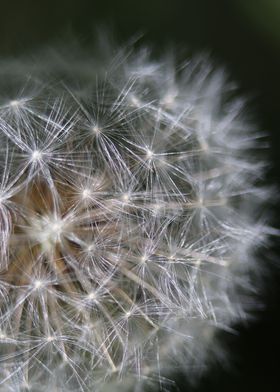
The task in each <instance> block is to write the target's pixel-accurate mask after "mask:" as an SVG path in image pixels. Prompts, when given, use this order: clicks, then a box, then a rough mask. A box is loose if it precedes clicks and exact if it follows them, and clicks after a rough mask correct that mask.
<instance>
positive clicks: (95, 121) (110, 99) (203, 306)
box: [0, 50, 273, 392]
mask: <svg viewBox="0 0 280 392" xmlns="http://www.w3.org/2000/svg"><path fill="white" fill-rule="evenodd" d="M124 52H125V50H124V51H123V50H121V51H120V53H119V54H118V55H117V56H116V58H115V59H114V61H113V62H111V59H109V60H108V63H107V64H106V65H104V70H105V71H104V72H103V71H102V70H100V67H96V72H97V75H96V77H94V78H93V77H92V75H93V70H94V69H95V66H94V64H95V62H94V61H95V60H92V61H90V65H87V64H88V60H87V61H84V60H83V61H82V60H81V59H80V57H79V56H77V59H76V60H75V61H74V62H71V61H70V62H69V61H62V62H59V64H56V63H55V60H53V61H54V64H51V63H50V62H49V60H48V62H47V63H46V62H45V60H44V61H43V60H42V64H43V65H42V67H41V68H40V60H39V63H38V67H36V70H35V71H34V74H33V75H32V74H31V76H30V80H31V83H33V84H34V86H35V87H34V90H36V91H35V92H34V91H32V99H28V105H26V104H25V103H26V102H27V98H24V97H23V96H22V95H19V96H18V97H17V99H15V100H13V101H10V102H9V104H8V105H7V104H5V105H3V106H1V107H0V142H1V146H0V271H1V280H0V299H1V300H0V362H1V367H0V389H1V388H4V389H3V390H11V391H20V390H21V389H22V388H28V387H27V385H28V386H30V390H34V391H35V390H45V389H51V390H60V391H65V392H66V391H67V392H68V391H69V392H74V391H75V392H78V391H79V392H86V391H93V390H94V391H97V392H102V391H104V390H106V388H107V390H116V388H117V387H120V388H121V390H122V391H127V392H128V391H129V392H130V391H135V392H136V391H137V392H139V391H142V390H145V389H147V388H148V389H149V390H153V389H155V390H156V389H157V388H158V387H160V388H161V387H166V388H167V384H166V382H167V379H168V378H169V377H170V378H171V377H172V375H171V373H172V369H173V368H174V366H175V367H176V368H177V367H178V365H179V366H181V367H182V368H183V370H184V371H185V372H186V374H187V376H188V377H190V378H191V379H192V378H194V377H196V376H197V375H198V373H199V372H200V371H201V369H202V368H203V369H206V368H207V365H208V362H210V361H208V359H209V358H210V357H212V358H213V357H216V356H218V357H219V356H221V355H223V348H222V346H221V345H219V344H217V343H216V342H217V340H218V339H217V338H216V336H218V333H219V331H220V330H221V329H222V330H230V329H231V328H232V325H233V324H234V323H235V322H236V321H239V320H242V319H243V318H246V317H249V315H250V307H247V306H246V304H248V303H249V302H250V303H251V302H252V301H251V300H250V301H248V296H249V297H250V298H251V295H252V291H253V290H254V288H253V287H252V286H253V285H252V284H251V282H250V271H254V269H258V264H257V262H256V257H255V249H256V248H258V247H259V246H261V245H264V244H266V241H267V237H268V235H269V233H271V232H273V229H272V228H270V227H269V225H268V224H267V223H266V219H265V218H264V214H260V211H262V210H263V205H264V204H265V200H266V198H268V197H269V192H268V191H267V190H266V189H264V188H261V187H260V186H259V183H260V182H261V178H262V176H263V172H264V170H265V169H264V167H265V165H263V164H262V163H260V159H259V156H258V158H257V157H255V155H254V151H255V150H254V149H255V148H258V149H259V148H260V147H261V146H262V144H261V137H262V136H261V135H260V134H259V133H256V132H255V131H254V126H252V124H249V123H248V121H247V120H246V118H245V117H244V110H243V103H242V102H241V100H239V99H233V98H232V87H229V86H228V84H227V81H226V78H225V76H224V73H223V71H221V70H217V71H214V70H213V69H212V66H210V65H209V64H208V62H207V61H206V60H205V59H204V58H194V59H193V60H190V61H189V62H188V63H186V64H184V65H183V66H182V67H177V65H176V61H175V60H174V58H173V57H172V56H170V58H166V57H165V58H163V59H159V60H158V61H155V60H152V59H151V57H150V55H149V51H147V50H140V51H138V52H137V51H136V52H135V53H133V51H131V53H130V51H129V53H124ZM45 64H49V67H50V69H49V72H50V80H53V77H54V78H57V77H58V76H59V78H60V77H61V75H64V76H65V78H63V79H65V80H66V81H67V82H65V83H66V85H64V84H63V85H62V84H61V85H56V86H53V85H52V84H50V86H48V85H47V83H46V81H45V68H46V66H45ZM63 64H64V65H63ZM66 64H67V66H66ZM1 67H2V63H1V66H0V76H1ZM26 67H28V63H27V64H23V67H19V69H21V68H22V69H23V70H26ZM87 67H89V68H87ZM32 69H33V68H32ZM89 69H90V72H89ZM33 79H34V82H32V81H33ZM76 79H77V80H76ZM40 80H41V81H42V82H41V83H40V82H38V81H40ZM71 80H72V81H73V83H72V82H71ZM77 81H79V83H76V82H77ZM15 83H16V82H15ZM77 85H79V88H77ZM36 86H37V87H36ZM38 86H40V87H38ZM42 86H44V87H42ZM16 87H17V90H18V91H23V90H22V88H21V89H20V86H16ZM4 101H5V102H7V101H6V99H5V100H4ZM196 369H198V370H199V371H196ZM23 385H25V387H23ZM5 388H6V389H5ZM1 390H2V389H1Z"/></svg>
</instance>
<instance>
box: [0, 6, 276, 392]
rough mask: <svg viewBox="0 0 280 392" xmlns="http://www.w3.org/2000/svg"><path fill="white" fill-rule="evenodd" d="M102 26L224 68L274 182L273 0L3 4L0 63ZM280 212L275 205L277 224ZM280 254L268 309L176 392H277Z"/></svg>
mask: <svg viewBox="0 0 280 392" xmlns="http://www.w3.org/2000/svg"><path fill="white" fill-rule="evenodd" d="M102 25H103V26H109V27H110V28H111V29H112V31H113V32H114V34H115V35H116V38H117V41H119V42H124V41H125V40H128V39H129V38H130V37H131V36H132V35H134V34H136V33H139V32H140V33H143V38H142V39H141V43H148V44H152V46H153V47H154V49H155V50H159V51H160V50H161V48H163V47H166V46H171V47H173V46H174V47H176V48H183V49H186V51H187V53H193V52H199V51H201V50H203V51H205V50H206V51H208V52H210V53H211V54H212V55H213V56H214V58H216V60H217V63H218V64H223V65H224V66H226V68H227V70H228V71H229V74H230V77H231V78H232V79H233V80H235V81H237V82H238V84H239V86H240V90H241V92H242V93H243V94H244V95H245V96H246V97H247V96H249V97H250V108H251V111H252V112H253V113H254V115H255V117H256V119H257V121H258V123H259V127H260V129H262V130H264V131H266V132H267V133H268V134H269V139H270V144H271V149H270V151H269V159H270V160H271V162H272V168H271V170H270V171H269V174H268V178H267V181H268V182H273V183H276V182H278V181H279V179H278V173H280V115H279V114H280V1H279V0H139V1H135V0H99V1H95V0H80V1H74V0H56V1H55V0H45V1H41V0H37V1H31V0H30V1H25V0H21V1H19V0H18V1H13V0H10V1H9V2H8V1H5V2H4V1H3V0H2V1H1V12H0V59H1V58H3V57H6V56H11V57H14V56H17V55H18V54H20V53H26V52H30V53H34V50H37V49H40V48H42V47H44V46H46V45H50V46H51V45H52V43H53V42H55V41H56V40H59V39H61V38H62V37H64V36H65V35H68V34H69V35H70V36H73V37H75V38H77V39H78V40H81V42H83V44H84V45H90V43H91V42H92V41H93V39H94V31H95V29H96V26H102ZM278 184H279V182H278ZM279 213H280V208H279V207H277V206H276V207H275V209H274V213H273V215H274V217H275V225H278V227H279V221H280V220H279V218H278V217H277V215H278V216H279ZM279 254H280V252H279V247H278V249H277V246H276V245H275V246H274V249H270V250H267V251H265V252H264V254H263V255H262V256H263V260H264V263H266V262H267V260H268V259H274V263H273V262H272V264H271V266H270V270H271V272H272V273H271V274H270V275H265V276H264V287H263V293H262V297H263V298H264V299H265V300H264V302H265V303H266V308H265V309H263V310H262V311H260V312H259V313H258V315H257V320H256V321H255V322H254V323H252V324H250V325H239V326H236V331H237V334H236V335H230V336H229V335H225V336H224V337H223V340H224V341H225V344H226V346H227V347H228V350H230V352H231V358H232V362H231V367H230V368H227V367H226V366H223V364H217V365H216V366H214V367H213V368H212V369H211V370H210V371H209V372H208V373H207V374H205V375H204V376H203V378H202V379H201V381H200V382H199V383H198V385H197V386H195V387H194V386H190V385H188V383H187V380H184V379H183V376H182V375H178V377H177V381H178V389H176V391H177V392H178V391H180V392H185V391H187V392H188V391H189V392H192V391H196V392H201V391H207V392H212V391H213V392H214V391H215V392H220V391H221V392H223V391H227V392H231V391H234V392H236V391H239V392H243V391H246V392H250V391H264V390H265V391H276V390H277V388H276V387H274V386H273V385H278V383H279V365H280V361H279V356H280V338H279V333H280V316H279V303H280V301H279V300H280V262H279ZM277 263H278V266H277ZM174 391H175V389H174ZM112 392H113V391H112Z"/></svg>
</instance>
